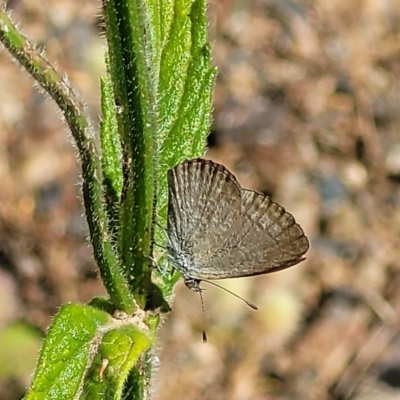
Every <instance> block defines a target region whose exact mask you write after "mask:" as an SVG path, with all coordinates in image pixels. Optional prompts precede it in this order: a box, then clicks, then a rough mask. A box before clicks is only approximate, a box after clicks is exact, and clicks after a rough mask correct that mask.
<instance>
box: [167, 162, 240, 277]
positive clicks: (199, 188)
mask: <svg viewBox="0 0 400 400" xmlns="http://www.w3.org/2000/svg"><path fill="white" fill-rule="evenodd" d="M168 187H169V193H168V228H167V230H168V238H169V247H170V248H172V253H173V258H174V259H175V261H176V259H178V262H177V263H176V267H177V268H178V270H180V272H181V273H183V274H184V275H187V276H192V273H193V271H195V270H197V269H198V268H199V267H201V265H199V264H201V262H202V261H201V260H202V259H206V260H208V259H209V257H210V255H212V254H213V253H214V252H215V250H216V249H218V247H219V246H220V245H221V244H223V243H225V242H227V240H228V239H229V238H230V236H231V234H232V228H233V226H234V225H235V223H236V221H237V220H238V218H239V217H240V214H241V207H242V203H241V194H240V193H241V192H240V191H241V189H240V186H239V183H238V182H237V180H236V178H235V177H234V175H232V174H231V173H230V172H229V171H228V170H227V169H226V168H225V167H224V166H222V165H220V164H217V163H214V162H212V161H209V160H203V159H194V160H187V161H185V162H183V163H182V164H179V165H177V166H176V167H174V168H173V169H171V170H169V171H168ZM196 257H197V260H198V262H195V263H193V260H194V259H196ZM179 260H180V261H179ZM182 264H184V265H182Z"/></svg>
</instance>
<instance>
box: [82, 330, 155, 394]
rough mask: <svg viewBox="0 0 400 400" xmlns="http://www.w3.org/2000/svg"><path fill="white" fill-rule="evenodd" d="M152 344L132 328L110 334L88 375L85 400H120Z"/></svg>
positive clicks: (113, 331) (103, 342) (84, 391)
mask: <svg viewBox="0 0 400 400" xmlns="http://www.w3.org/2000/svg"><path fill="white" fill-rule="evenodd" d="M150 344H151V341H150V340H149V338H148V337H147V336H146V335H144V334H143V333H142V332H141V331H140V330H138V329H137V328H136V327H134V326H132V325H130V326H129V325H127V326H122V327H121V328H119V329H115V330H112V331H110V332H107V333H106V334H105V335H104V337H103V341H102V343H101V345H100V347H99V351H98V354H97V356H96V358H95V359H94V361H93V364H92V367H91V368H90V370H89V372H88V374H87V379H86V381H85V385H84V388H83V392H82V396H81V399H88V400H93V399H119V398H120V397H121V394H122V390H123V388H124V383H125V380H126V378H127V376H128V374H129V372H130V371H131V369H132V368H133V367H134V366H135V364H136V363H137V361H138V359H139V357H140V356H141V355H142V353H144V352H145V351H146V350H147V349H148V348H149V347H150Z"/></svg>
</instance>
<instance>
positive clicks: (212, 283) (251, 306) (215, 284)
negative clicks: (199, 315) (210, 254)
mask: <svg viewBox="0 0 400 400" xmlns="http://www.w3.org/2000/svg"><path fill="white" fill-rule="evenodd" d="M203 282H207V283H209V284H210V285H214V286H216V287H218V288H220V289H222V290H225V292H228V293H230V294H231V295H232V296H235V297H236V298H238V299H240V300H242V301H243V302H244V303H246V304H247V305H248V306H249V307H250V308H252V309H253V310H258V307H257V306H256V305H255V304H253V303H250V301H248V300H246V299H245V298H243V297H241V296H239V295H238V294H236V293H233V292H232V291H230V290H229V289H227V288H225V287H223V286H221V285H218V284H217V283H215V282H211V281H208V280H203Z"/></svg>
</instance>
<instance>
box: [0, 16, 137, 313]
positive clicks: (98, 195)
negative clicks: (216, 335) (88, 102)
mask: <svg viewBox="0 0 400 400" xmlns="http://www.w3.org/2000/svg"><path fill="white" fill-rule="evenodd" d="M0 41H1V42H2V43H3V45H4V46H5V47H6V48H7V49H8V50H9V51H10V53H11V54H12V55H13V56H14V57H15V59H16V60H17V61H18V62H19V63H20V64H21V65H22V66H24V67H25V69H26V70H27V71H28V72H29V73H30V74H31V75H32V76H33V78H34V79H35V80H36V81H37V82H38V83H39V84H40V85H41V86H42V87H43V89H44V90H45V91H46V92H47V93H48V94H49V95H50V96H51V98H52V99H53V100H54V101H55V102H56V103H57V105H58V106H59V108H60V109H61V111H62V114H63V116H64V118H65V120H66V122H67V124H68V126H69V128H70V130H71V134H72V137H73V138H74V140H75V144H76V147H77V149H78V154H79V158H80V161H81V166H82V194H83V202H84V206H85V212H86V218H87V221H88V226H89V233H90V240H91V243H92V245H93V249H94V257H95V259H96V262H97V264H98V266H99V269H100V273H101V275H102V278H103V282H104V284H105V286H106V288H107V291H108V293H109V295H110V298H111V300H112V301H113V303H114V304H115V306H116V307H118V308H120V309H122V310H124V311H126V312H128V313H132V312H133V311H134V310H135V302H134V300H133V297H132V295H131V293H130V291H129V287H128V285H127V284H126V279H125V276H124V274H123V273H122V271H121V267H120V262H119V260H118V258H117V256H116V254H115V253H114V251H113V248H112V244H111V242H110V239H109V236H108V233H107V219H106V214H105V211H104V207H103V200H102V183H101V182H102V181H101V169H100V162H99V157H98V154H97V151H96V148H95V145H94V140H93V133H92V132H91V128H90V123H89V121H88V118H87V116H86V114H85V107H84V105H83V103H82V102H81V101H80V100H79V99H78V98H77V96H76V95H75V93H74V91H73V89H72V88H71V86H70V85H69V84H68V82H67V80H66V79H64V78H62V77H61V76H60V75H59V74H58V73H57V71H56V70H55V69H54V68H53V67H52V66H51V65H50V64H49V62H48V61H47V60H46V59H45V58H44V57H43V55H42V54H41V52H40V51H39V50H38V49H37V48H36V47H35V46H33V45H32V44H31V43H29V42H28V40H27V39H26V38H25V37H23V36H22V35H21V34H20V33H19V32H18V31H17V29H16V28H15V26H14V25H13V23H12V22H11V20H10V19H9V17H8V16H7V14H6V13H5V12H4V11H3V10H0Z"/></svg>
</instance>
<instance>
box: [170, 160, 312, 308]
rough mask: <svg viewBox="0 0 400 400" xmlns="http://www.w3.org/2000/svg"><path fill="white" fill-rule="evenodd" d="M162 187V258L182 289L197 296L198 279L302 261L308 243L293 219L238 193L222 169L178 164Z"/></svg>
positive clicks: (258, 197)
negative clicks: (171, 267) (165, 253)
mask: <svg viewBox="0 0 400 400" xmlns="http://www.w3.org/2000/svg"><path fill="white" fill-rule="evenodd" d="M168 188H169V192H168V196H169V197H168V226H167V233H168V247H167V249H168V256H169V258H170V259H171V261H172V263H173V265H174V267H175V268H176V269H177V270H178V271H179V272H180V273H181V275H182V276H183V279H184V282H185V284H186V286H187V287H188V288H190V289H192V290H194V291H196V292H200V294H201V289H200V286H199V284H200V282H201V281H209V280H213V279H226V278H239V277H245V276H253V275H260V274H267V273H270V272H274V271H279V270H281V269H285V268H288V267H290V266H293V265H296V264H298V263H300V262H301V261H303V260H304V259H305V258H304V257H303V255H304V254H305V253H306V252H307V250H308V248H309V242H308V240H307V238H306V236H305V235H304V232H303V230H302V228H301V227H300V225H298V224H297V223H296V221H295V219H294V218H293V216H292V215H291V214H290V213H288V212H287V211H285V209H284V208H283V207H281V206H280V205H279V204H277V203H275V202H273V201H272V200H271V199H270V198H269V197H268V196H266V195H264V194H262V193H259V192H256V191H253V190H247V189H243V188H242V187H241V186H240V184H239V182H238V181H237V179H236V177H235V176H234V175H233V174H232V173H231V172H229V171H228V170H227V169H226V168H225V167H224V166H223V165H220V164H217V163H215V162H212V161H209V160H204V159H200V158H198V159H193V160H187V161H184V162H183V163H182V164H179V165H177V166H176V167H174V168H172V169H171V170H169V171H168ZM210 283H212V282H210ZM247 303H248V302H247ZM248 304H249V305H250V306H251V307H253V308H256V307H255V306H253V305H252V304H251V303H248Z"/></svg>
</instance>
